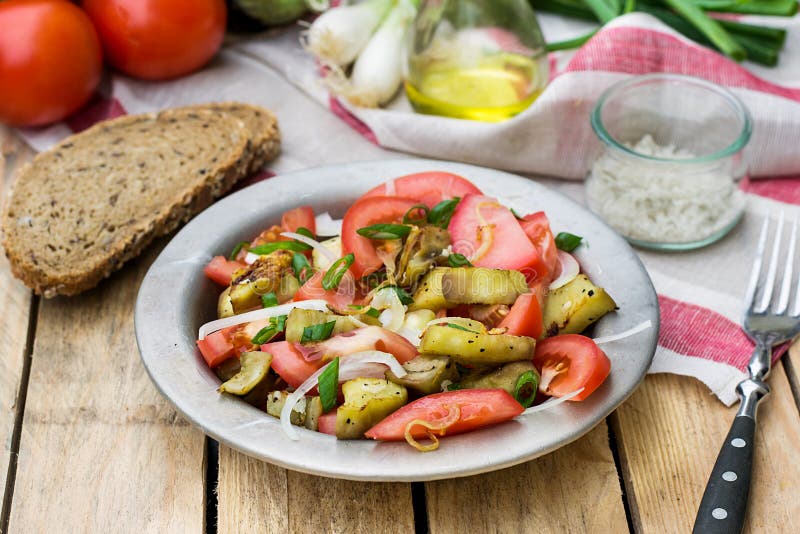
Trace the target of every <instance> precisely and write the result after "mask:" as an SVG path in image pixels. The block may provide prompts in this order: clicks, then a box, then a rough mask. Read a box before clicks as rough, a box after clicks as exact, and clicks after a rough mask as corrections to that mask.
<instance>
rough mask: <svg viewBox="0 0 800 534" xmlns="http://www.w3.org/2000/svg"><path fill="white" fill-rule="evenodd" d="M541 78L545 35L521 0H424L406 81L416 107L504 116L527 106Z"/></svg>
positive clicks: (465, 115)
mask: <svg viewBox="0 0 800 534" xmlns="http://www.w3.org/2000/svg"><path fill="white" fill-rule="evenodd" d="M547 78H548V67H547V57H546V54H545V50H544V39H543V38H542V33H541V30H540V29H539V24H538V22H537V20H536V15H535V14H534V12H533V10H532V9H531V8H530V5H529V4H528V2H527V1H525V0H424V1H423V3H422V5H421V7H420V10H419V13H418V15H417V19H416V21H415V25H414V34H413V39H412V49H411V51H410V54H409V59H408V76H407V78H406V86H405V88H406V94H407V95H408V99H409V101H410V102H411V104H412V106H413V107H414V109H415V110H416V111H418V112H420V113H429V114H435V115H445V116H449V117H459V118H464V119H474V120H481V121H487V122H497V121H502V120H505V119H507V118H509V117H512V116H514V115H516V114H517V113H519V112H521V111H523V110H524V109H525V108H527V107H528V106H529V105H530V104H531V102H533V101H534V100H535V99H536V97H538V96H539V94H540V93H541V92H542V89H544V86H545V84H546V83H547Z"/></svg>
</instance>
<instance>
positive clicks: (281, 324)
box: [250, 315, 286, 345]
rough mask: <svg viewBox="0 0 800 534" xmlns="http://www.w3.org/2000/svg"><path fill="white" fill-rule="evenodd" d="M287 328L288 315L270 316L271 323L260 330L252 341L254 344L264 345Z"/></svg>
mask: <svg viewBox="0 0 800 534" xmlns="http://www.w3.org/2000/svg"><path fill="white" fill-rule="evenodd" d="M285 329H286V315H278V316H277V317H270V319H269V324H268V325H267V326H265V327H264V328H262V329H261V330H259V331H258V333H257V334H256V335H254V336H253V339H251V340H250V342H251V343H252V344H253V345H263V344H264V343H269V342H270V341H272V339H274V338H275V336H277V335H278V334H280V333H281V332H283V331H284V330H285Z"/></svg>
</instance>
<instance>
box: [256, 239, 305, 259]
mask: <svg viewBox="0 0 800 534" xmlns="http://www.w3.org/2000/svg"><path fill="white" fill-rule="evenodd" d="M276 250H291V251H293V252H305V251H306V250H311V247H310V246H308V245H306V244H305V243H301V242H299V241H275V242H273V243H264V244H263V245H258V246H257V247H253V248H251V249H250V250H249V252H251V253H253V254H258V255H259V256H263V255H265V254H272V253H273V252H275V251H276Z"/></svg>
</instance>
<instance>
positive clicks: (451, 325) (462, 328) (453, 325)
mask: <svg viewBox="0 0 800 534" xmlns="http://www.w3.org/2000/svg"><path fill="white" fill-rule="evenodd" d="M447 326H448V327H449V328H455V329H456V330H463V331H464V332H471V333H473V334H477V333H478V332H476V331H475V330H470V329H469V328H465V327H463V326H461V325H460V324H455V323H447Z"/></svg>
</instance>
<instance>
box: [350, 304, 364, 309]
mask: <svg viewBox="0 0 800 534" xmlns="http://www.w3.org/2000/svg"><path fill="white" fill-rule="evenodd" d="M347 307H348V308H350V309H351V310H363V309H364V306H362V305H360V304H348V305H347Z"/></svg>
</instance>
